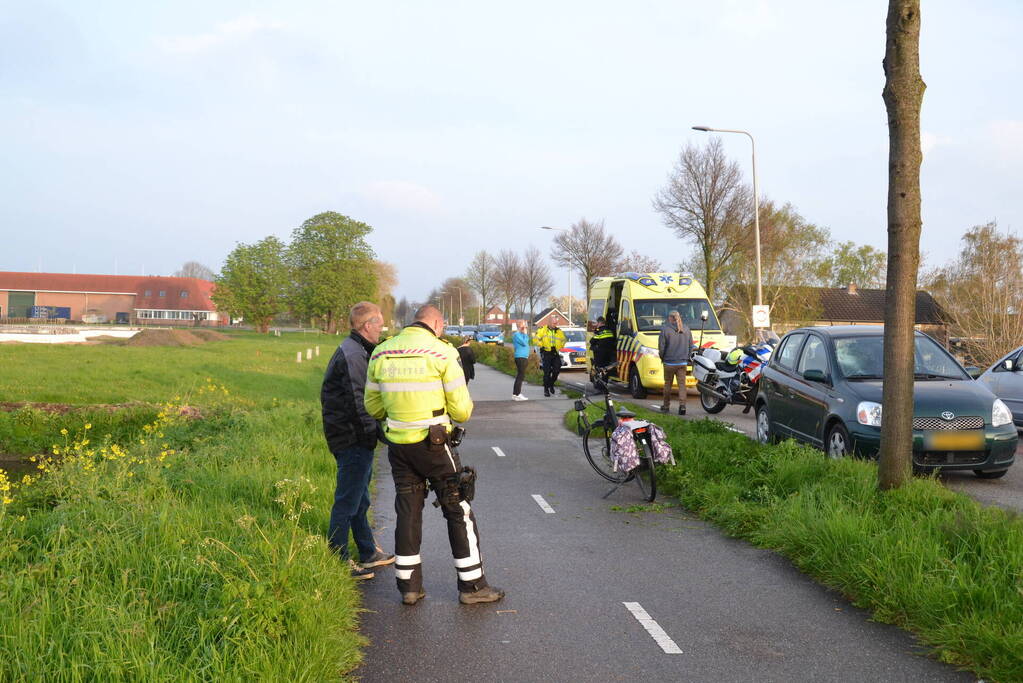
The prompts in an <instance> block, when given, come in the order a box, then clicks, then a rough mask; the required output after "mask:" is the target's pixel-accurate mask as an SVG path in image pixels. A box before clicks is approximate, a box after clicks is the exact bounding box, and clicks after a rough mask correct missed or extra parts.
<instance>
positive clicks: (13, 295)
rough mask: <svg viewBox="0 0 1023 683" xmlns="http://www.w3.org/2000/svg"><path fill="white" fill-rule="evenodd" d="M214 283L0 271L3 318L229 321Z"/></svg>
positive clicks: (139, 276)
mask: <svg viewBox="0 0 1023 683" xmlns="http://www.w3.org/2000/svg"><path fill="white" fill-rule="evenodd" d="M212 292H213V283H212V282H209V281H208V280H200V279H198V278H191V277H153V276H142V275H72V274H69V273H7V272H0V318H2V319H12V318H14V319H17V318H30V317H37V318H38V317H47V318H58V317H59V318H67V319H68V320H79V321H82V322H97V323H101V322H116V323H122V324H130V323H138V322H141V323H146V322H154V323H155V322H159V323H160V324H171V325H173V324H177V325H193V324H195V322H196V320H198V321H200V324H202V325H226V324H227V323H228V320H227V316H222V315H220V314H219V313H218V312H217V309H216V306H214V304H213V301H212V300H211V299H210V294H211V293H212Z"/></svg>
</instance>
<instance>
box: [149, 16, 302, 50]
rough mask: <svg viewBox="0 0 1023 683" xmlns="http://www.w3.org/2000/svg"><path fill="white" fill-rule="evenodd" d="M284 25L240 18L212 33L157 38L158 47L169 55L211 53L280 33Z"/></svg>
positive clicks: (226, 23) (228, 22)
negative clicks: (271, 33) (267, 33)
mask: <svg viewBox="0 0 1023 683" xmlns="http://www.w3.org/2000/svg"><path fill="white" fill-rule="evenodd" d="M283 28H284V24H282V23H280V22H277V21H264V20H262V19H257V18H256V17H252V16H243V17H238V18H237V19H232V20H231V21H225V22H224V23H222V24H219V25H218V26H217V28H216V30H215V31H213V32H212V33H198V34H195V35H185V36H160V37H157V38H156V39H155V40H156V44H157V46H158V47H159V48H160V49H161V50H163V51H164V52H166V53H168V54H173V55H181V56H191V55H197V54H202V53H204V52H209V51H210V50H213V49H216V48H218V47H220V46H222V45H227V44H230V43H236V42H241V41H244V40H246V39H248V38H251V37H252V36H255V35H257V34H260V33H266V32H271V31H279V30H281V29H283Z"/></svg>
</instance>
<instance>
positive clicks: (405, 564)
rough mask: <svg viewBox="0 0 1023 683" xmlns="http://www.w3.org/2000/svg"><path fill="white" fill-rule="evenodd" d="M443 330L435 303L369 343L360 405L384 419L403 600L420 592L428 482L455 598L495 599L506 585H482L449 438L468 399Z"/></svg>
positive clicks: (472, 520)
mask: <svg viewBox="0 0 1023 683" xmlns="http://www.w3.org/2000/svg"><path fill="white" fill-rule="evenodd" d="M443 330H444V317H443V316H442V315H441V313H440V311H438V310H437V309H436V308H435V307H433V306H423V307H422V308H420V309H419V310H418V311H416V317H415V322H414V323H412V324H411V325H409V326H408V327H406V328H404V329H403V330H402V331H401V332H400V333H399V334H397V335H395V336H394V337H391V338H390V339H388V340H386V341H384V342H382V343H380V344H379V345H377V347H376V348H375V349H373V353H372V355H371V356H370V361H369V369H368V371H367V378H366V410H367V411H368V412H369V414H370V415H372V416H373V417H374V418H376V419H378V420H382V421H384V436H385V437H386V439H387V442H388V446H389V447H388V451H387V457H388V460H389V461H390V463H391V475H392V477H393V478H394V488H395V497H394V509H395V512H396V513H397V517H398V520H397V527H396V528H395V531H394V552H395V554H396V558H395V564H394V569H395V576H396V578H397V580H398V590H399V591H401V598H402V602H403V603H405V604H406V605H414V604H416V603H417V602H419V601H420V600H421V599H422V598H424V597H426V593H425V592H424V591H423V570H422V559H421V557H420V555H419V547H420V544H421V543H422V536H423V533H422V530H423V503H424V502H425V500H426V496H427V489H426V483H427V482H429V484H430V488H431V489H433V490H434V491H435V492H436V494H437V500H438V502H439V503H440V508H441V510H442V511H443V513H444V518H445V519H446V520H447V523H448V540H449V542H450V543H451V553H452V555H454V558H455V570H456V572H457V574H458V600H459V602H461V603H462V604H466V605H468V604H473V603H480V602H496V601H498V600H500V599H501V598H503V597H504V591H502V590H500V589H497V588H494V587H492V586H490V585H488V584H487V580H486V578H485V577H484V576H483V561H482V558H481V557H480V546H479V527H477V526H476V517H475V516H474V515H473V513H472V508H470V507H469V503H468V501H467V500H465V499H464V493H463V490H462V489H461V488H460V486H459V481H460V475H461V472H462V465H461V462H460V461H459V458H458V452H457V451H456V450H455V449H454V447H453V446H452V445H451V443H450V435H451V430H452V421H455V422H465V421H467V420H468V419H469V416H470V415H471V414H472V399H471V398H470V397H469V390H468V389H467V388H466V386H465V375H464V374H463V372H462V368H461V367H460V366H459V364H458V351H457V350H456V349H455V348H454V347H453V346H451V344H448V343H447V342H445V341H443V340H442V339H439V336H440V334H441V333H442V332H443ZM470 498H471V496H470Z"/></svg>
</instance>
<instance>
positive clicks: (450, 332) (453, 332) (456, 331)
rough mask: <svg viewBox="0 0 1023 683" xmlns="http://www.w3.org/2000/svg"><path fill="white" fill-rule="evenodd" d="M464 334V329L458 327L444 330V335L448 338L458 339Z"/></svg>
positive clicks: (448, 327) (454, 326)
mask: <svg viewBox="0 0 1023 683" xmlns="http://www.w3.org/2000/svg"><path fill="white" fill-rule="evenodd" d="M461 334H462V328H461V327H459V326H458V325H448V326H447V327H445V328H444V335H445V336H447V337H458V336H460V335H461Z"/></svg>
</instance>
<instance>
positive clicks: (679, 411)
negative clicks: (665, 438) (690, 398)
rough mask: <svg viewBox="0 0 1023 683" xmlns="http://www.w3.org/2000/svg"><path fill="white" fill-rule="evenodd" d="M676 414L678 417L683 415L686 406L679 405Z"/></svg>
mask: <svg viewBox="0 0 1023 683" xmlns="http://www.w3.org/2000/svg"><path fill="white" fill-rule="evenodd" d="M678 414H679V415H685V414H686V404H685V403H683V404H682V405H680V406H679V407H678Z"/></svg>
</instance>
